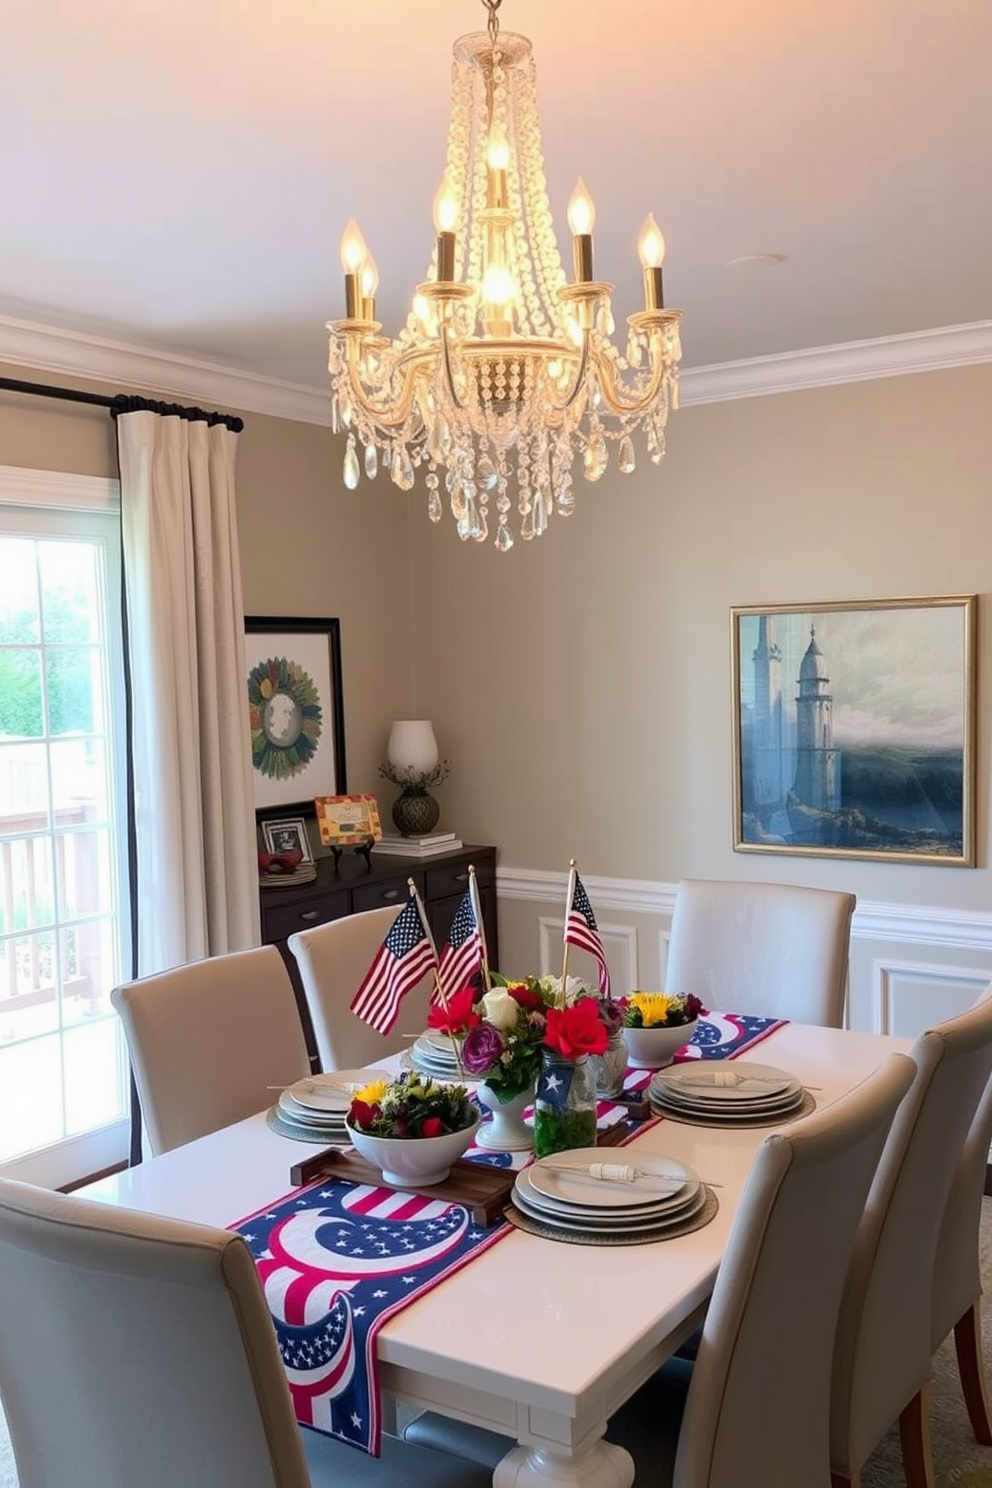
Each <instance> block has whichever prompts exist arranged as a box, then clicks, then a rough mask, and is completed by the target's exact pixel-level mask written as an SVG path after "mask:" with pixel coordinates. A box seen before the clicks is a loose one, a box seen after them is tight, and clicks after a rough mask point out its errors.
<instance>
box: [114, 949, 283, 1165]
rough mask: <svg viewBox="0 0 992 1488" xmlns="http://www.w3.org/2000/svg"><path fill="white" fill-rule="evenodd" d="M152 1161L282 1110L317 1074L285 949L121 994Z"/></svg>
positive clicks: (208, 964)
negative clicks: (280, 1094)
mask: <svg viewBox="0 0 992 1488" xmlns="http://www.w3.org/2000/svg"><path fill="white" fill-rule="evenodd" d="M110 1000H111V1002H112V1003H113V1005H114V1007H115V1008H116V1009H117V1011H118V1013H119V1014H120V1017H121V1022H122V1023H123V1025H124V1034H125V1037H126V1038H127V1046H128V1051H129V1053H130V1055H131V1068H132V1069H133V1071H134V1083H135V1085H136V1087H137V1091H138V1098H139V1100H140V1103H141V1110H142V1115H143V1117H144V1122H145V1131H146V1133H147V1136H148V1144H149V1146H150V1148H151V1154H152V1156H153V1157H154V1156H157V1155H158V1154H159V1153H161V1152H168V1151H169V1150H170V1148H172V1147H181V1146H182V1144H183V1143H184V1142H192V1141H193V1140H194V1139H195V1138H196V1137H202V1136H205V1135H206V1133H207V1132H211V1131H217V1130H218V1128H219V1127H222V1126H229V1125H230V1124H231V1122H233V1121H241V1120H242V1119H243V1118H244V1117H245V1116H251V1115H253V1114H254V1113H255V1112H256V1111H261V1110H264V1108H265V1107H266V1106H268V1105H271V1104H272V1093H271V1090H272V1087H274V1086H277V1085H291V1084H292V1083H293V1081H294V1080H302V1079H303V1078H304V1076H306V1075H308V1074H309V1073H310V1061H309V1058H308V1056H307V1049H306V1043H305V1041H304V1038H303V1029H302V1026H301V1024H300V1016H299V1013H298V1011H297V1007H296V998H295V996H294V994H293V985H292V983H291V982H290V980H289V973H288V971H287V970H286V966H285V963H284V962H283V959H282V957H281V956H280V954H279V952H278V951H277V950H276V948H275V946H260V947H258V948H256V949H254V950H249V951H234V952H232V953H231V954H230V955H226V956H211V957H210V958H209V959H207V960H205V961H191V962H190V963H189V964H188V965H186V966H176V967H174V968H173V969H172V970H171V971H163V972H160V973H159V974H158V975H156V976H149V977H142V978H141V979H140V980H139V981H135V982H126V983H124V985H123V986H120V987H116V988H115V989H114V991H113V992H112V993H111V994H110Z"/></svg>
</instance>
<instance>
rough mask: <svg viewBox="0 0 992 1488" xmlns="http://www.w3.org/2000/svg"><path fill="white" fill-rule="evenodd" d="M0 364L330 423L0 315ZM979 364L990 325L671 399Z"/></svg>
mask: <svg viewBox="0 0 992 1488" xmlns="http://www.w3.org/2000/svg"><path fill="white" fill-rule="evenodd" d="M0 362H7V363H10V364H12V365H14V366H18V367H28V368H33V369H35V370H37V371H39V372H56V373H60V374H61V375H63V376H67V377H78V378H84V379H86V380H87V381H92V382H101V383H108V384H110V385H111V386H112V387H115V388H135V389H136V390H138V391H140V392H144V393H158V394H163V395H165V396H167V397H172V398H191V399H194V400H196V401H197V402H202V403H209V404H211V405H213V406H214V407H217V408H222V409H227V410H231V411H237V412H244V413H263V414H268V415H270V416H271V417H273V418H284V419H291V420H294V421H295V422H297V423H302V424H323V425H326V424H328V423H329V422H330V395H329V392H328V390H327V389H326V388H322V387H321V388H317V387H308V386H306V385H305V384H303V383H297V382H283V381H281V380H280V379H278V378H274V377H262V376H260V375H259V374H257V373H255V372H242V371H239V370H238V369H237V368H235V367H223V366H220V365H218V364H217V363H214V362H201V361H196V360H195V359H192V358H189V357H183V356H178V355H176V354H175V353H174V352H168V351H154V350H151V349H149V348H148V347H142V346H136V345H133V344H131V343H128V342H125V341H112V340H108V339H107V338H105V337H102V336H92V335H89V334H85V333H83V332H81V331H68V330H61V329H60V328H58V327H57V326H48V325H40V324H36V323H34V322H32V321H26V320H14V319H11V318H9V317H6V316H0ZM981 362H992V320H980V321H975V322H974V323H973V324H971V325H959V326H941V327H938V328H937V329H936V330H931V331H910V332H908V333H907V334H905V335H901V336H882V337H879V338H877V339H876V340H873V341H849V342H847V343H846V344H844V345H840V346H819V347H814V348H812V349H811V350H808V351H786V352H779V353H776V354H775V355H773V356H763V357H752V358H750V359H748V360H746V361H739V362H722V363H716V364H714V365H712V366H709V367H689V368H687V369H686V370H685V371H684V372H683V373H682V375H681V378H680V395H681V402H682V404H683V405H684V406H685V407H691V406H692V405H693V404H698V403H723V402H727V401H729V400H731V399H735V398H763V397H767V396H769V395H771V394H773V393H790V392H797V391H799V390H801V389H804V388H818V387H833V386H835V385H837V384H838V383H845V382H865V381H868V380H869V379H872V378H877V377H900V376H905V375H907V374H909V373H913V372H934V371H940V370H943V369H945V368H948V367H970V366H975V365H977V364H978V363H981Z"/></svg>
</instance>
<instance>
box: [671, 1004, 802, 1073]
mask: <svg viewBox="0 0 992 1488" xmlns="http://www.w3.org/2000/svg"><path fill="white" fill-rule="evenodd" d="M787 1022H788V1019H787V1018H757V1017H752V1016H751V1015H750V1014H749V1013H712V1012H710V1013H701V1014H700V1017H699V1022H698V1023H697V1024H696V1028H695V1031H694V1033H693V1035H692V1038H691V1040H690V1042H689V1043H688V1044H686V1046H685V1048H684V1049H681V1050H680V1051H679V1053H678V1054H676V1056H675V1062H676V1064H685V1063H686V1062H687V1061H688V1060H690V1059H736V1058H737V1055H738V1054H743V1053H744V1052H745V1050H747V1049H753V1048H754V1046H755V1044H760V1043H761V1040H762V1039H766V1038H768V1036H769V1034H772V1033H774V1032H775V1030H776V1029H777V1028H784V1027H785V1025H786V1023H787Z"/></svg>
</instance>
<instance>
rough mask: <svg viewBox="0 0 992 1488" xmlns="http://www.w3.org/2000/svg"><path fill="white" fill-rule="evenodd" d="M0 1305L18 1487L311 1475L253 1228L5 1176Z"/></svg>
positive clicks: (108, 1487)
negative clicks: (113, 1203)
mask: <svg viewBox="0 0 992 1488" xmlns="http://www.w3.org/2000/svg"><path fill="white" fill-rule="evenodd" d="M0 1315H2V1317H3V1327H2V1328H0V1394H2V1396H3V1403H4V1410H5V1411H6V1415H7V1421H8V1425H9V1427H10V1436H11V1443H12V1445H13V1448H14V1460H15V1462H16V1464H17V1473H18V1479H19V1482H20V1488H56V1485H65V1488H70V1485H71V1488H139V1485H140V1488H176V1485H177V1484H187V1485H189V1488H194V1485H203V1488H206V1485H208V1484H209V1485H211V1488H214V1485H221V1484H230V1485H234V1484H237V1488H308V1485H309V1483H310V1478H309V1475H308V1472H307V1467H306V1461H305V1458H304V1455H303V1449H302V1444H301V1441H300V1434H299V1430H298V1428H297V1425H296V1422H295V1420H294V1417H293V1408H292V1404H291V1401H290V1397H289V1390H288V1388H287V1385H286V1376H285V1371H284V1369H283V1365H282V1360H281V1359H280V1357H279V1350H278V1347H277V1344H276V1338H275V1333H274V1331H273V1327H272V1319H271V1317H270V1316H269V1312H268V1308H267V1307H266V1305H265V1301H264V1299H263V1296H262V1292H261V1288H260V1286H259V1281H258V1274H257V1272H256V1270H255V1264H254V1262H253V1260H252V1258H251V1255H250V1253H249V1251H248V1247H247V1246H246V1245H245V1243H244V1241H243V1240H242V1239H241V1237H240V1236H237V1235H232V1234H229V1233H227V1232H226V1231H224V1230H213V1229H208V1228H206V1227H203V1226H200V1225H191V1224H182V1223H179V1222H178V1221H175V1220H165V1219H158V1218H153V1217H151V1216H148V1215H143V1214H134V1213H130V1212H128V1211H126V1210H121V1209H112V1208H108V1207H107V1206H106V1205H104V1204H94V1203H89V1202H87V1201H86V1200H84V1199H79V1198H72V1197H67V1196H66V1195H64V1194H55V1193H48V1192H46V1191H45V1190H43V1189H36V1188H30V1187H29V1186H28V1185H27V1184H22V1183H12V1182H9V1181H3V1180H0Z"/></svg>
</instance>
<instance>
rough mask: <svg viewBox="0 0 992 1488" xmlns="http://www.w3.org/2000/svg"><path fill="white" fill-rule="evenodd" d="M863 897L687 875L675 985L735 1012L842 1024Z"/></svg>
mask: <svg viewBox="0 0 992 1488" xmlns="http://www.w3.org/2000/svg"><path fill="white" fill-rule="evenodd" d="M855 902H856V901H855V896H854V895H853V894H842V893H838V892H836V891H834V890H832V889H807V888H801V887H797V886H796V885H793V884H770V883H731V882H724V881H720V880H716V879H693V878H687V879H684V880H683V881H682V883H680V884H679V887H678V893H677V895H676V899H675V912H674V914H673V916H672V928H671V935H670V938H669V944H668V959H667V963H666V968H665V991H666V992H695V994H696V996H697V997H699V998H701V999H702V1001H703V1004H704V1005H705V1006H706V1007H709V1008H716V1009H718V1010H719V1011H721V1012H726V1013H750V1014H752V1015H754V1016H758V1017H765V1018H789V1019H791V1020H793V1021H794V1022H797V1023H817V1024H820V1025H822V1026H823V1027H825V1028H840V1027H841V1026H842V1025H843V1021H844V998H845V995H846V991H847V964H848V950H849V945H850V939H851V916H852V915H853V913H854V906H855Z"/></svg>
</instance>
